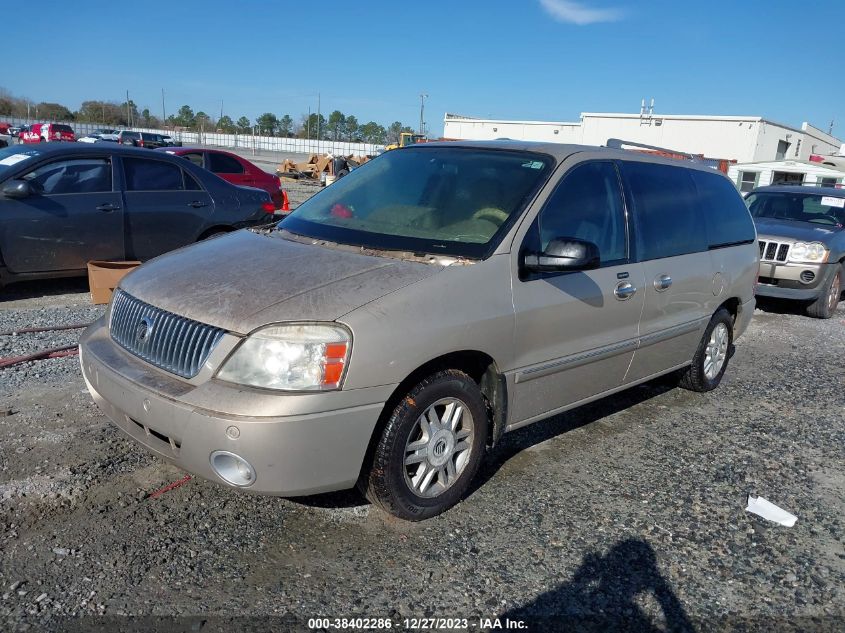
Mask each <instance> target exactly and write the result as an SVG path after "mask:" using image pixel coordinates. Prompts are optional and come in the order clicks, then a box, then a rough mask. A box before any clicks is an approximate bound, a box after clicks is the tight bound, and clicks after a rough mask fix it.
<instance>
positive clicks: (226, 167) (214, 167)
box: [208, 152, 244, 174]
mask: <svg viewBox="0 0 845 633" xmlns="http://www.w3.org/2000/svg"><path fill="white" fill-rule="evenodd" d="M208 168H209V170H210V171H212V172H214V173H215V174H242V173H244V168H243V165H241V164H240V163H239V162H238V161H237V160H235V159H234V158H232V157H231V156H226V154H217V153H215V152H212V153H210V154H209V155H208Z"/></svg>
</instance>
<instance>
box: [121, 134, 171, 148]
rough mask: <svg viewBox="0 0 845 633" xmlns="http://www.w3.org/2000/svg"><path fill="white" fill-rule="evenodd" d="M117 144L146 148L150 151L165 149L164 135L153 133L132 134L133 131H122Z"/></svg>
mask: <svg viewBox="0 0 845 633" xmlns="http://www.w3.org/2000/svg"><path fill="white" fill-rule="evenodd" d="M117 142H118V143H120V144H121V145H133V146H135V147H146V148H148V149H157V148H159V147H164V139H163V137H162V135H161V134H153V133H152V132H132V131H131V130H121V131H120V132H118V134H117Z"/></svg>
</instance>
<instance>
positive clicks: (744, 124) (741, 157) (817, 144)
mask: <svg viewBox="0 0 845 633" xmlns="http://www.w3.org/2000/svg"><path fill="white" fill-rule="evenodd" d="M443 136H444V137H445V138H455V139H470V140H489V139H497V138H512V139H519V140H526V141H548V142H553V143H577V144H581V145H604V144H605V143H607V140H608V139H610V138H619V139H623V140H626V141H636V142H638V143H645V144H647V145H654V146H657V147H664V148H667V149H673V150H677V151H680V152H687V153H690V154H703V155H704V156H707V157H709V158H723V159H727V160H735V161H737V162H741V163H747V162H755V161H769V160H785V159H792V160H807V159H808V158H809V157H810V155H811V154H822V155H827V154H834V153H836V152H837V151H839V148H840V147H841V146H842V144H843V143H842V141H840V140H839V139H837V138H835V137H833V136H831V135H829V134H827V133H825V132H823V131H822V130H820V129H818V128H816V127H813V126H812V125H810V124H809V123H804V124H802V126H801V129H797V128H793V127H790V126H788V125H782V124H780V123H774V122H772V121H769V120H767V119H764V118H762V117H759V116H745V117H743V116H699V115H685V114H665V115H664V114H649V113H647V112H646V113H644V114H612V113H596V112H585V113H583V114H582V115H581V120H580V121H578V122H563V121H505V120H495V119H475V118H472V117H465V116H459V115H456V114H448V113H447V114H446V115H445V117H444V119H443Z"/></svg>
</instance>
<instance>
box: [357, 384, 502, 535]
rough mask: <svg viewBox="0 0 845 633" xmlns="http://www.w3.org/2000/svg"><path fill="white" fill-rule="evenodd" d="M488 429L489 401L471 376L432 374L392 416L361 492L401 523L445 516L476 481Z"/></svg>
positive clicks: (404, 399)
mask: <svg viewBox="0 0 845 633" xmlns="http://www.w3.org/2000/svg"><path fill="white" fill-rule="evenodd" d="M488 425H489V416H488V413H487V403H486V401H485V399H484V396H483V395H482V394H481V390H480V389H479V388H478V385H477V384H475V381H473V380H472V378H470V377H469V376H468V375H467V374H465V373H464V372H462V371H457V370H446V371H441V372H438V373H436V374H434V375H432V376H429V377H428V378H426V379H425V380H423V381H421V382H420V383H419V384H417V385H416V386H415V387H414V388H413V389H411V391H410V392H408V394H407V395H406V396H405V397H404V398H402V400H401V401H400V402H399V403H398V404H397V405H396V408H395V409H394V410H393V411H392V413H391V414H390V418H389V419H388V421H387V425H386V426H385V428H384V431H383V432H382V435H381V438H379V441H378V445H377V446H376V448H375V454H374V455H373V458H372V466H371V468H370V471H369V473H368V474H366V475H365V477H364V478H363V479H362V482H361V488H362V491H363V492H364V494H365V495H366V497H367V498H368V499H369V500H370V501H371V502H372V503H374V504H376V505H378V506H380V507H381V508H382V509H384V510H386V511H387V512H389V513H390V514H393V515H395V516H397V517H400V518H402V519H407V520H409V521H420V520H422V519H427V518H429V517H432V516H434V515H436V514H440V513H441V512H443V511H444V510H446V509H448V508H450V507H451V506H453V505H454V504H455V503H457V502H458V501H459V500H460V498H461V496H462V495H463V494H464V492H466V490H467V488H468V487H469V484H470V482H471V481H472V479H473V477H475V474H476V472H477V471H478V467H479V465H480V464H481V460H482V458H483V456H484V451H485V444H486V442H487V429H488Z"/></svg>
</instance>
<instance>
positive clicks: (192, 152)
mask: <svg viewBox="0 0 845 633" xmlns="http://www.w3.org/2000/svg"><path fill="white" fill-rule="evenodd" d="M157 151H159V152H167V153H168V154H174V155H175V156H181V157H182V158H186V159H188V160H189V161H191V162H192V163H194V164H195V165H199V166H200V167H203V168H205V169H207V170H208V171H210V172H213V173H215V174H217V175H218V176H220V177H221V178H222V179H223V180H227V181H229V182H231V183H232V184H235V185H246V186H248V187H256V188H258V189H263V190H264V191H266V192H267V193H269V194H270V199H271V200H272V201H273V204H274V205H275V207H276V209H277V210H284V211H288V210H289V209H284V207H285V198H286V197H287V196H286V195H285V193H284V192H283V191H282V181H281V180H280V179H279V177H278V176H273V175H271V174H268V173H267V172H266V171H264V170H263V169H261V168H259V167H256V166H255V165H253V164H252V163H251V162H249V161H248V160H246V159H245V158H241V157H240V156H238V155H237V154H233V153H232V152H226V151H223V150H220V149H205V148H200V147H161V148H159V149H158V150H157Z"/></svg>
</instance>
